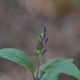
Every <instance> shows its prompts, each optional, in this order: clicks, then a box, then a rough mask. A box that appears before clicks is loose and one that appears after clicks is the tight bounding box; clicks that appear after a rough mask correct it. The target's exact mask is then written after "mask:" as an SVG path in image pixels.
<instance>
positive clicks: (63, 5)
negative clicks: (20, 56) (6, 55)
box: [0, 0, 80, 80]
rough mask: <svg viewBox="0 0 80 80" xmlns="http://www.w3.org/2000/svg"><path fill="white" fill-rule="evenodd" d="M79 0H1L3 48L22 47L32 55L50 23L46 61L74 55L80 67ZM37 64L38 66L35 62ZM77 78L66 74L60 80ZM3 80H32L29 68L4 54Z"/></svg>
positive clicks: (0, 40)
mask: <svg viewBox="0 0 80 80" xmlns="http://www.w3.org/2000/svg"><path fill="white" fill-rule="evenodd" d="M79 5H80V1H79V0H0V48H5V47H6V48H18V49H21V50H23V51H24V52H26V53H27V54H28V55H30V56H31V58H32V60H33V62H34V63H35V65H36V59H35V57H34V55H33V52H34V51H35V50H36V41H37V38H38V35H39V34H40V33H41V31H42V30H43V26H44V25H46V26H47V34H48V37H49V41H48V44H47V53H46V54H45V55H44V61H46V60H47V59H51V58H74V60H75V64H77V66H78V67H79V68H80V62H79V61H80V6H79ZM35 68H36V66H35ZM64 79H65V80H76V79H74V78H71V77H69V76H66V75H63V76H61V77H60V80H64ZM0 80H32V76H31V75H30V72H29V70H28V69H25V68H23V67H21V66H19V65H18V64H16V63H13V62H10V61H8V60H5V59H2V58H0Z"/></svg>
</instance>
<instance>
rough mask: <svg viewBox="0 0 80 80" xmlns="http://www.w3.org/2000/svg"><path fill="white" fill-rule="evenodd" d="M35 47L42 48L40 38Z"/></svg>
mask: <svg viewBox="0 0 80 80" xmlns="http://www.w3.org/2000/svg"><path fill="white" fill-rule="evenodd" d="M37 47H38V48H39V50H40V51H41V50H42V47H41V42H40V39H38V42H37Z"/></svg>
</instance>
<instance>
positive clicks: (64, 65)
mask: <svg viewBox="0 0 80 80" xmlns="http://www.w3.org/2000/svg"><path fill="white" fill-rule="evenodd" d="M41 70H44V71H45V74H44V75H43V76H42V78H41V80H57V77H58V75H59V74H61V73H64V74H67V75H70V76H73V77H75V78H76V79H78V80H80V71H79V69H78V68H77V67H76V65H74V64H73V63H72V62H71V60H64V59H56V60H49V61H48V62H46V63H45V64H44V65H42V66H41Z"/></svg>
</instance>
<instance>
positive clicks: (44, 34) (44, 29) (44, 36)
mask: <svg viewBox="0 0 80 80" xmlns="http://www.w3.org/2000/svg"><path fill="white" fill-rule="evenodd" d="M44 38H46V26H44Z"/></svg>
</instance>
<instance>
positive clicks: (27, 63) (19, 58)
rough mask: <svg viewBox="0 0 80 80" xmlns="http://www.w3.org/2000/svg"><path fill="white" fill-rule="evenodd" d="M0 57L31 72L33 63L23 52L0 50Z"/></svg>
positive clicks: (9, 49)
mask: <svg viewBox="0 0 80 80" xmlns="http://www.w3.org/2000/svg"><path fill="white" fill-rule="evenodd" d="M0 57H1V58H5V59H8V60H11V61H14V62H16V63H18V64H19V65H21V66H23V67H26V68H29V69H30V70H31V71H33V63H32V61H31V59H30V57H29V56H28V55H26V54H25V53H24V52H23V51H21V50H18V49H14V48H4V49H0Z"/></svg>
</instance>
